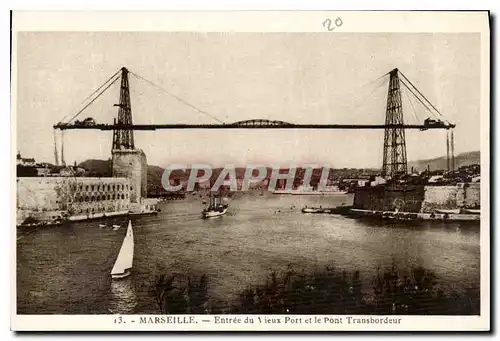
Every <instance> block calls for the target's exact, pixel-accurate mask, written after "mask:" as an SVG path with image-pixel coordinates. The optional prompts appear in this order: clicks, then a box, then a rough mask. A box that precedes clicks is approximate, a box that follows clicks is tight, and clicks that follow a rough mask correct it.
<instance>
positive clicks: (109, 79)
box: [60, 70, 120, 122]
mask: <svg viewBox="0 0 500 341" xmlns="http://www.w3.org/2000/svg"><path fill="white" fill-rule="evenodd" d="M119 72H120V70H118V71H116V73H115V74H114V75H113V76H111V77H109V78H108V80H107V81H106V82H104V83H103V84H102V85H101V86H100V87H98V88H97V89H96V90H94V92H92V93H91V94H90V95H88V96H87V97H86V98H85V99H84V100H83V101H82V102H81V103H80V105H81V104H83V103H85V101H87V100H88V99H89V98H91V97H92V96H94V95H95V94H96V93H97V92H98V91H99V90H101V89H102V88H103V87H104V86H105V85H106V84H108V82H109V81H111V80H112V79H113V78H114V77H116V75H118V73H119ZM69 115H71V114H67V115H66V116H64V117H63V118H62V119H61V121H60V122H63V121H64V120H65V119H66V118H67V117H68V116H69ZM70 121H71V120H70Z"/></svg>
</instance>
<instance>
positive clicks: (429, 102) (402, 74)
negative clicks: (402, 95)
mask: <svg viewBox="0 0 500 341" xmlns="http://www.w3.org/2000/svg"><path fill="white" fill-rule="evenodd" d="M399 73H400V74H401V76H403V78H404V79H405V80H406V81H407V82H408V83H409V84H410V85H411V86H412V87H413V88H414V89H415V90H416V91H417V92H418V93H419V94H420V96H422V97H423V98H424V99H425V101H426V102H427V103H428V104H429V105H430V106H431V107H432V108H433V109H434V110H435V111H436V112H437V113H438V114H439V115H440V116H443V114H441V113H440V112H439V110H437V109H436V107H435V106H434V105H433V104H432V103H431V101H429V100H428V99H427V97H425V96H424V94H422V93H421V92H420V90H418V89H417V87H416V86H415V85H413V83H412V82H411V81H410V80H409V79H408V78H407V77H406V76H405V75H404V73H402V72H401V71H399Z"/></svg>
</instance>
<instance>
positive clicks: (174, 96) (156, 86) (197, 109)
mask: <svg viewBox="0 0 500 341" xmlns="http://www.w3.org/2000/svg"><path fill="white" fill-rule="evenodd" d="M129 73H130V74H132V75H134V76H135V77H136V78H138V79H140V80H142V81H144V82H146V83H149V84H150V85H152V86H153V87H155V88H157V89H159V90H161V91H163V92H164V93H165V94H167V95H169V96H171V97H173V98H175V99H176V100H178V101H179V102H181V103H183V104H184V105H187V106H188V107H190V108H192V109H194V110H196V111H198V112H199V113H200V114H203V115H206V116H208V117H210V118H212V119H214V120H216V121H217V122H219V123H224V122H223V121H221V120H219V119H218V118H217V117H215V116H213V115H211V114H209V113H208V112H206V111H205V110H202V109H200V108H198V107H196V106H194V105H193V104H191V103H189V102H186V101H185V100H183V99H182V98H180V97H178V96H176V95H174V94H172V93H171V92H169V91H167V90H165V89H164V88H162V87H161V86H159V85H157V84H155V83H153V82H151V81H150V80H147V79H146V78H144V77H142V76H140V75H138V74H136V73H134V72H132V71H130V70H129Z"/></svg>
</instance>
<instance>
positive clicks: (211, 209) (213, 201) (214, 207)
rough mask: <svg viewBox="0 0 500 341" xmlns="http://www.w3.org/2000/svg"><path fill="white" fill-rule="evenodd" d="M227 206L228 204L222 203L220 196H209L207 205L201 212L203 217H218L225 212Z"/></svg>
mask: <svg viewBox="0 0 500 341" xmlns="http://www.w3.org/2000/svg"><path fill="white" fill-rule="evenodd" d="M217 199H219V200H217ZM228 207H229V205H227V204H225V203H223V202H222V201H221V200H220V198H218V197H212V196H210V201H209V204H208V207H207V208H205V209H204V210H203V212H202V213H201V214H202V216H203V218H204V219H208V218H213V217H219V216H221V215H224V214H226V213H227V208H228Z"/></svg>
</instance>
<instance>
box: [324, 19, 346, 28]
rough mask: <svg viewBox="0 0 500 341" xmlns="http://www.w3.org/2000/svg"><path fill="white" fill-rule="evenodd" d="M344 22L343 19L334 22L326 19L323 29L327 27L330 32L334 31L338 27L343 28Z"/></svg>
mask: <svg viewBox="0 0 500 341" xmlns="http://www.w3.org/2000/svg"><path fill="white" fill-rule="evenodd" d="M343 23H344V22H343V21H342V19H341V18H337V19H335V20H334V21H332V20H331V19H326V20H325V21H323V27H325V28H326V29H327V30H328V31H333V30H334V29H335V28H336V27H340V26H342V24H343Z"/></svg>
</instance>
